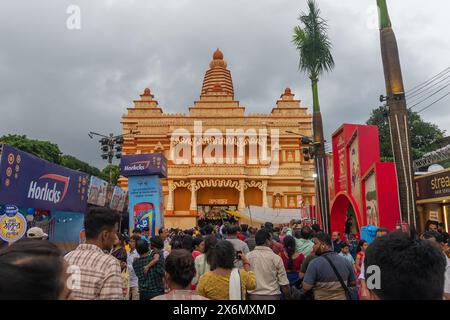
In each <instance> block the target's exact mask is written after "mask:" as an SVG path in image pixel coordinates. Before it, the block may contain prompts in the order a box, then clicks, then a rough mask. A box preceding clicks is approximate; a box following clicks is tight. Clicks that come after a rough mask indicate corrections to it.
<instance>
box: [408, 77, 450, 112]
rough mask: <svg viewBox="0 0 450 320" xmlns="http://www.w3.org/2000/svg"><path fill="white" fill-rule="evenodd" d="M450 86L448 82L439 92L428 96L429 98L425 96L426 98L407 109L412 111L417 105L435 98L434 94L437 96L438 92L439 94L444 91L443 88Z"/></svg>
mask: <svg viewBox="0 0 450 320" xmlns="http://www.w3.org/2000/svg"><path fill="white" fill-rule="evenodd" d="M449 86H450V82H449V83H447V84H446V85H445V86H443V87H441V88H440V89H439V90H437V91H436V92H434V93H432V94H430V95H429V96H427V97H426V98H424V99H422V100H421V101H419V102H417V103H416V104H414V105H412V106H411V107H409V109H410V110H411V109H413V108H414V107H416V106H418V105H419V104H422V103H423V102H425V101H427V100H428V99H430V98H431V97H433V96H435V95H436V94H438V93H439V92H441V91H442V90H444V89H445V88H447V87H449Z"/></svg>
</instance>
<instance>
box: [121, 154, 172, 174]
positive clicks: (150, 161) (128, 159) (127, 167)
mask: <svg viewBox="0 0 450 320" xmlns="http://www.w3.org/2000/svg"><path fill="white" fill-rule="evenodd" d="M120 174H121V175H122V176H124V177H131V176H150V175H158V176H159V177H161V178H166V177H167V160H166V157H165V156H164V155H163V154H161V153H150V154H134V155H124V156H122V159H121V161H120Z"/></svg>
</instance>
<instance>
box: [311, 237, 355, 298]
mask: <svg viewBox="0 0 450 320" xmlns="http://www.w3.org/2000/svg"><path fill="white" fill-rule="evenodd" d="M313 240H314V252H315V255H316V256H317V258H315V259H314V260H312V261H311V262H310V263H309V266H308V269H307V270H306V273H305V277H304V279H303V290H305V291H309V290H312V289H314V299H315V300H346V299H347V295H346V292H345V289H344V287H343V286H342V284H341V282H340V280H339V277H338V276H337V274H336V272H337V273H338V274H339V275H340V277H341V279H342V280H343V282H344V284H345V285H346V286H347V287H355V286H356V275H355V271H354V270H353V266H352V265H351V264H350V262H348V260H347V259H345V258H343V257H340V256H339V255H338V254H337V253H336V252H334V251H333V250H332V244H331V239H330V236H329V235H328V234H326V233H323V232H320V233H317V234H316V235H315V236H314V238H313ZM333 267H334V268H333ZM334 269H336V272H335V271H334Z"/></svg>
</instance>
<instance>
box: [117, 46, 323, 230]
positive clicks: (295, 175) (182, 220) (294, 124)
mask: <svg viewBox="0 0 450 320" xmlns="http://www.w3.org/2000/svg"><path fill="white" fill-rule="evenodd" d="M140 97H141V99H140V100H136V101H134V106H133V107H131V108H127V113H126V114H124V115H123V117H122V125H123V133H124V134H127V133H129V132H131V131H133V132H136V131H138V132H139V133H137V134H134V135H128V136H126V138H125V143H124V145H123V154H139V153H156V152H158V153H163V154H164V155H165V156H166V157H167V159H168V178H167V179H163V181H162V185H163V192H164V204H165V208H166V209H165V224H166V227H169V228H170V227H178V228H190V227H193V226H195V225H196V220H197V219H198V218H199V217H203V216H207V217H209V216H210V215H211V214H212V213H213V212H215V211H219V210H221V209H226V210H232V211H233V210H242V209H244V208H245V207H247V206H250V205H256V206H262V207H273V208H298V207H299V206H300V205H314V202H315V200H314V179H313V163H312V161H307V162H305V161H304V160H303V155H302V149H301V141H300V136H298V135H295V134H293V133H287V131H292V132H295V133H299V134H302V135H306V136H312V116H311V115H310V114H309V113H308V112H307V108H306V107H303V106H302V105H301V104H300V100H295V99H294V94H292V92H291V90H290V89H289V88H286V89H285V90H284V92H283V94H282V95H281V96H280V99H279V100H278V101H277V102H276V106H275V107H274V108H273V109H272V111H271V112H270V113H262V114H248V115H246V114H245V108H244V107H242V106H241V105H240V103H239V101H236V100H235V98H234V89H233V81H232V77H231V73H230V71H229V70H228V69H227V63H226V61H225V60H224V59H223V54H222V52H221V51H220V50H219V49H217V50H216V51H215V52H214V55H213V59H212V61H211V62H210V64H209V69H208V70H207V71H206V74H205V77H204V80H203V86H202V90H201V94H200V99H199V101H195V102H194V105H193V106H191V107H189V113H187V114H167V113H164V111H163V108H161V107H160V106H159V104H158V102H157V101H156V100H155V99H154V95H153V94H152V93H151V91H150V90H149V89H148V88H146V89H145V90H144V93H143V94H141V95H140ZM199 123H200V124H201V130H202V131H201V132H202V133H203V134H205V132H210V131H211V130H215V132H218V131H219V132H222V134H223V136H224V140H223V141H226V143H227V144H228V145H224V146H222V148H223V157H219V156H218V155H219V153H217V149H215V150H214V151H212V153H210V154H212V155H213V156H217V158H216V159H217V160H215V162H214V163H211V162H210V161H206V160H202V161H201V162H200V163H199V162H198V161H194V159H193V158H194V153H193V154H192V157H189V159H188V160H189V161H187V162H186V161H185V162H184V163H180V161H177V160H176V159H177V157H179V156H180V155H179V154H176V153H177V149H176V145H177V140H176V139H174V138H173V136H174V135H173V133H174V132H176V131H177V130H180V129H184V131H186V132H188V133H190V134H192V136H193V137H194V129H195V125H197V128H198V124H199ZM227 129H228V130H229V129H234V130H238V129H242V130H244V132H248V130H255V132H256V133H260V132H264V130H267V133H268V135H269V137H268V138H267V147H266V148H267V150H268V154H269V156H272V159H273V154H272V153H271V152H276V153H277V154H278V157H279V166H278V170H276V172H275V174H274V173H273V172H272V173H270V172H268V170H264V168H268V167H269V166H270V165H269V163H268V162H267V161H266V162H264V161H263V160H261V159H260V158H258V159H256V161H255V159H254V158H250V157H249V153H250V151H249V148H250V142H249V140H250V138H248V137H247V138H245V146H244V147H242V146H239V140H238V139H233V140H226V139H225V137H226V132H227ZM273 130H275V131H273ZM276 130H278V132H279V140H278V141H279V142H276V140H274V139H273V137H271V136H270V134H271V132H276ZM258 137H259V138H260V136H258ZM271 138H272V139H271ZM216 141H217V140H216ZM178 142H179V141H178ZM209 143H211V140H208V139H205V141H203V140H202V150H203V151H204V150H206V149H207V148H208V144H209ZM275 144H276V146H275V147H274V145H275ZM230 146H231V147H230ZM263 146H264V145H263ZM226 148H231V149H230V150H233V151H231V152H232V153H233V155H234V156H236V155H238V154H239V152H238V149H239V148H243V150H245V154H244V156H243V157H242V154H240V155H241V158H240V159H241V161H238V160H236V159H235V160H229V159H227V157H228V155H226ZM257 148H258V149H257V150H258V155H260V152H261V150H260V149H261V144H258V145H257ZM271 148H272V149H271ZM273 148H275V149H273ZM277 148H278V150H279V151H273V150H277ZM241 150H242V149H241ZM182 156H185V154H182ZM269 158H270V157H269ZM205 162H206V163H205ZM119 182H120V185H121V186H122V187H125V188H126V187H127V180H126V179H125V178H121V179H120V180H119Z"/></svg>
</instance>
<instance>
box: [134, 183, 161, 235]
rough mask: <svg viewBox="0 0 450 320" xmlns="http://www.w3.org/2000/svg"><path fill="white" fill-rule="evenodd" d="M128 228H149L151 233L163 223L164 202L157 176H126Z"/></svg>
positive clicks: (153, 233)
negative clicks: (128, 213)
mask: <svg viewBox="0 0 450 320" xmlns="http://www.w3.org/2000/svg"><path fill="white" fill-rule="evenodd" d="M128 199H129V205H128V210H129V212H130V216H129V227H130V230H133V229H134V228H136V227H137V228H140V229H143V228H149V229H150V233H151V235H152V236H153V235H155V233H156V230H157V229H159V228H160V227H161V226H162V225H163V224H164V203H163V193H162V188H161V183H160V180H159V177H158V176H139V177H129V178H128Z"/></svg>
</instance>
